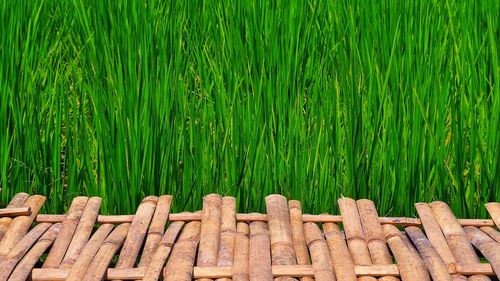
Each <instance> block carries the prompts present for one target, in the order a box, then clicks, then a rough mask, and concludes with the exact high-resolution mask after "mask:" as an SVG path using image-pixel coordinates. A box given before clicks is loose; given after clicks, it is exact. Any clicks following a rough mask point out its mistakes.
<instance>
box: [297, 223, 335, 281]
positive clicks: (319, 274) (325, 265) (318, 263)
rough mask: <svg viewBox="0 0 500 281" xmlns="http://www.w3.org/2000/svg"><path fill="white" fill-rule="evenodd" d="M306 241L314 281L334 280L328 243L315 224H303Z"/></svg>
mask: <svg viewBox="0 0 500 281" xmlns="http://www.w3.org/2000/svg"><path fill="white" fill-rule="evenodd" d="M304 232H305V236H306V242H307V245H308V247H309V251H310V253H311V259H312V265H313V269H314V278H315V280H316V281H331V280H336V279H335V274H334V272H333V261H332V257H331V256H330V251H329V249H328V245H327V243H326V241H325V238H324V237H323V234H322V233H321V231H320V229H319V227H318V225H317V224H315V223H312V222H308V223H305V224H304Z"/></svg>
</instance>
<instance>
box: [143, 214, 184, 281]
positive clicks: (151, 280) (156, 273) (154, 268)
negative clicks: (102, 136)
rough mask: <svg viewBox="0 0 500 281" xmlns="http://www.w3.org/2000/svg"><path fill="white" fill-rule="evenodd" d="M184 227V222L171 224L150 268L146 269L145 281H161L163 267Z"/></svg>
mask: <svg viewBox="0 0 500 281" xmlns="http://www.w3.org/2000/svg"><path fill="white" fill-rule="evenodd" d="M183 226H184V222H181V221H177V222H173V223H171V224H170V226H169V227H168V229H167V232H166V233H165V235H164V236H163V238H162V239H161V241H160V243H159V244H158V249H157V251H156V253H155V255H154V257H153V258H152V260H151V262H150V263H149V266H148V267H147V269H146V272H145V274H144V278H143V279H142V280H143V281H156V280H159V278H160V274H161V271H162V269H163V266H164V265H165V261H166V260H167V259H168V256H169V255H170V251H171V250H172V247H173V245H174V243H175V239H177V236H178V235H179V232H180V231H181V229H182V227H183Z"/></svg>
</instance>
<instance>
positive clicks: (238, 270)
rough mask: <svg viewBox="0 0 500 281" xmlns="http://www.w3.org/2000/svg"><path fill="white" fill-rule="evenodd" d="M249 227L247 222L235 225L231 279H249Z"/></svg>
mask: <svg viewBox="0 0 500 281" xmlns="http://www.w3.org/2000/svg"><path fill="white" fill-rule="evenodd" d="M249 233H250V228H249V227H248V224H247V223H244V222H239V223H238V224H237V226H236V238H235V242H234V247H235V249H236V250H235V251H234V263H233V267H232V278H233V281H250V276H249V274H248V256H249V253H248V251H249V238H248V234H249Z"/></svg>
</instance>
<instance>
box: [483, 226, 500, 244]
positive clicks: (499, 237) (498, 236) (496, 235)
mask: <svg viewBox="0 0 500 281" xmlns="http://www.w3.org/2000/svg"><path fill="white" fill-rule="evenodd" d="M480 229H481V230H482V231H483V232H484V233H486V234H488V235H489V236H490V237H491V238H493V240H495V241H497V242H498V243H500V232H499V231H498V230H496V229H494V228H493V227H490V226H484V227H481V228H480Z"/></svg>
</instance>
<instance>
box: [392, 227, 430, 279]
mask: <svg viewBox="0 0 500 281" xmlns="http://www.w3.org/2000/svg"><path fill="white" fill-rule="evenodd" d="M382 229H383V231H384V235H385V237H386V240H387V243H388V244H389V247H390V248H391V251H392V253H393V254H394V257H395V258H396V262H397V263H398V267H399V272H400V274H401V279H402V280H403V281H406V280H422V281H425V280H429V281H430V277H429V273H428V272H427V270H426V269H425V267H423V266H422V265H421V264H420V263H419V262H415V259H416V258H417V257H416V256H415V254H414V252H413V251H412V250H411V249H410V247H409V245H408V244H407V243H405V242H404V241H403V234H401V232H400V231H399V230H398V229H397V228H396V227H395V226H393V225H383V226H382Z"/></svg>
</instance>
